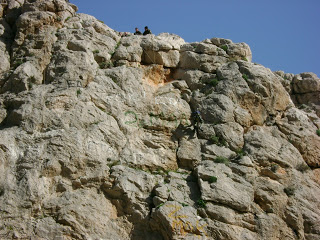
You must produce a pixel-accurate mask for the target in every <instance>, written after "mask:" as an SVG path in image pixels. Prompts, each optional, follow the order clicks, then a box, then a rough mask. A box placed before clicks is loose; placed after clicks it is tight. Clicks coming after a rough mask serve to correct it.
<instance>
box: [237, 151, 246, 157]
mask: <svg viewBox="0 0 320 240" xmlns="http://www.w3.org/2000/svg"><path fill="white" fill-rule="evenodd" d="M236 154H237V157H236V158H238V159H239V158H243V156H245V155H246V153H245V152H244V150H243V149H238V150H236Z"/></svg>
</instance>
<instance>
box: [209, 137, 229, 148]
mask: <svg viewBox="0 0 320 240" xmlns="http://www.w3.org/2000/svg"><path fill="white" fill-rule="evenodd" d="M209 141H210V142H211V143H213V144H216V145H218V146H220V147H221V146H226V145H227V143H226V141H225V140H224V139H222V138H220V137H218V136H216V135H212V136H211V137H210V140H209Z"/></svg>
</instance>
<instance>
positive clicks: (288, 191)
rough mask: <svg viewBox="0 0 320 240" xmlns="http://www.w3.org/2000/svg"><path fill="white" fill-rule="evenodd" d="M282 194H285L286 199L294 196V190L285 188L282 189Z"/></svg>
mask: <svg viewBox="0 0 320 240" xmlns="http://www.w3.org/2000/svg"><path fill="white" fill-rule="evenodd" d="M284 192H285V193H286V194H287V196H288V197H290V196H292V195H294V192H295V188H294V187H287V188H285V189H284Z"/></svg>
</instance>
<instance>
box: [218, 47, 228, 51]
mask: <svg viewBox="0 0 320 240" xmlns="http://www.w3.org/2000/svg"><path fill="white" fill-rule="evenodd" d="M220 48H222V49H223V50H224V51H225V52H226V51H227V50H228V46H227V45H222V46H220Z"/></svg>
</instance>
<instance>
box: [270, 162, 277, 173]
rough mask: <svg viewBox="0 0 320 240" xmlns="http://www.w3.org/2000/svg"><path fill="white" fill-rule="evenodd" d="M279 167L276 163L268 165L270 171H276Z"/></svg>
mask: <svg viewBox="0 0 320 240" xmlns="http://www.w3.org/2000/svg"><path fill="white" fill-rule="evenodd" d="M278 169H279V165H278V164H272V165H271V167H270V170H271V171H272V172H274V173H275V172H277V170H278Z"/></svg>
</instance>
